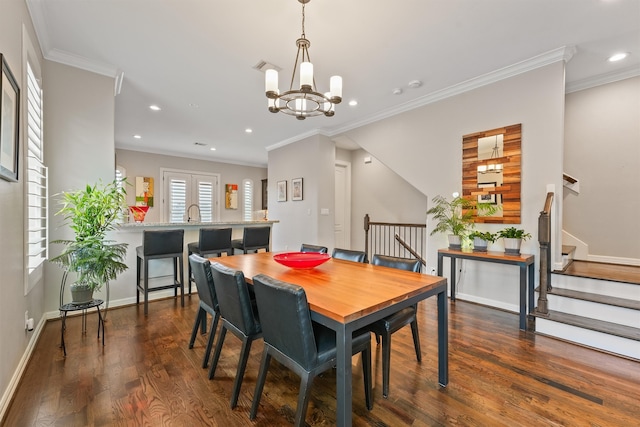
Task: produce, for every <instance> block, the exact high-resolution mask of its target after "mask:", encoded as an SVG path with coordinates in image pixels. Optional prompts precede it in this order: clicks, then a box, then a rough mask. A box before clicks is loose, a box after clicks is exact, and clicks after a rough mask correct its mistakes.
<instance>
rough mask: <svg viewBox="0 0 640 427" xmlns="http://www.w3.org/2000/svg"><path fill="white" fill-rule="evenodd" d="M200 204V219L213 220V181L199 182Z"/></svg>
mask: <svg viewBox="0 0 640 427" xmlns="http://www.w3.org/2000/svg"><path fill="white" fill-rule="evenodd" d="M198 206H199V207H200V221H202V222H211V221H213V215H212V213H213V183H211V182H206V181H199V182H198Z"/></svg>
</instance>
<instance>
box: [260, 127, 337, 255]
mask: <svg viewBox="0 0 640 427" xmlns="http://www.w3.org/2000/svg"><path fill="white" fill-rule="evenodd" d="M268 160H269V195H270V196H269V219H274V220H279V221H280V223H279V224H278V225H277V228H274V230H276V229H277V230H278V232H277V233H275V232H274V234H273V242H272V248H273V250H274V251H284V250H289V251H297V250H299V249H300V244H302V243H309V244H317V245H323V246H327V247H329V248H332V247H333V241H334V232H333V228H334V212H333V205H334V198H333V197H334V190H335V189H334V186H335V184H334V183H335V176H334V165H335V145H334V143H333V142H332V141H331V140H330V139H329V138H327V137H325V136H322V135H315V136H311V137H309V138H306V139H304V140H302V141H300V142H297V143H295V144H290V145H287V146H284V147H281V148H277V149H274V150H271V151H269V157H268ZM294 178H303V188H304V192H303V193H304V197H303V200H301V201H292V200H291V179H294ZM283 180H286V181H287V192H288V194H287V201H286V202H278V201H277V199H276V193H277V182H278V181H283ZM321 209H328V212H329V214H328V215H321V214H320V211H321Z"/></svg>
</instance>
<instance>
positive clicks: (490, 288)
mask: <svg viewBox="0 0 640 427" xmlns="http://www.w3.org/2000/svg"><path fill="white" fill-rule="evenodd" d="M516 123H522V194H521V198H522V224H521V227H522V228H524V229H525V230H527V231H528V232H530V233H531V234H532V235H534V236H535V235H536V234H537V218H538V214H539V211H540V210H541V209H542V207H543V206H544V200H545V196H546V190H547V184H552V185H555V188H556V191H561V188H562V164H563V150H562V146H563V136H564V63H563V62H557V63H554V64H551V65H547V66H545V67H542V68H539V69H536V70H533V71H529V72H527V73H524V74H520V75H517V76H515V77H511V78H509V79H506V80H502V81H500V82H497V83H493V84H490V85H487V86H483V87H480V88H477V89H475V90H472V91H469V92H466V93H463V94H460V95H457V96H453V97H450V98H447V99H444V100H442V101H439V102H435V103H432V104H429V105H426V106H424V107H421V108H417V109H415V110H412V111H409V112H405V113H402V114H399V115H396V116H393V117H390V118H387V119H384V120H381V121H378V122H376V123H372V124H369V125H366V126H362V127H360V128H357V129H353V130H350V131H347V132H345V133H344V136H346V137H347V138H349V139H350V140H352V141H355V142H356V143H357V144H359V145H360V146H361V147H363V149H365V150H366V151H368V152H369V153H371V154H372V155H373V156H375V157H376V158H378V159H380V161H382V162H384V163H385V164H386V165H387V166H389V167H390V168H391V169H392V170H393V171H395V172H396V173H398V174H399V175H400V176H402V177H403V178H404V179H406V180H407V181H408V182H409V183H411V184H412V185H413V186H415V187H416V188H417V189H418V190H419V191H420V192H421V193H423V194H425V195H426V196H428V198H429V200H431V199H432V198H433V197H434V196H436V195H438V194H441V195H444V196H450V195H451V193H452V192H454V191H459V192H461V186H462V136H463V135H466V134H469V133H473V132H478V131H483V130H488V129H494V128H498V127H502V126H506V125H511V124H516ZM354 185H356V184H354ZM559 205H560V204H557V205H556V208H558V209H559V212H558V214H559V215H561V206H559ZM369 213H370V214H374V212H369ZM560 220H561V216H560V218H558V221H556V226H557V227H559V229H561V226H562V224H561V222H560ZM431 222H432V221H427V227H428V228H427V229H428V231H429V232H430V230H432V229H433V225H432V224H430V223H431ZM478 228H479V229H486V230H491V231H497V230H498V229H500V228H503V227H502V226H500V225H482V226H478ZM554 243H555V246H554V257H558V256H559V253H560V245H561V242H560V238H559V234H558V236H556V238H555V240H554ZM446 246H447V242H446V236H444V235H441V234H439V235H435V236H433V237H432V238H430V239H429V242H428V251H427V267H428V268H429V269H430V267H432V266H435V265H436V261H437V255H436V254H437V249H438V248H442V247H446ZM498 250H502V247H501V245H500V248H499V249H498ZM522 251H523V252H524V253H533V254H536V257H537V254H538V249H537V244H536V241H535V239H532V240H530V241H528V242H525V243H524V245H523V249H522ZM554 259H555V258H554ZM537 262H538V260H536V263H537ZM465 264H471V266H470V267H469V268H473V271H471V270H470V271H468V273H469V274H466V275H465V276H464V277H463V279H462V282H461V284H460V290H461V292H463V293H466V294H469V295H471V298H475V297H477V298H487V299H490V300H493V301H496V302H497V305H501V306H503V307H505V308H510V309H514V308H516V307H517V304H518V287H517V283H518V271H517V268H513V269H511V268H509V267H504V266H495V265H487V264H478V263H475V264H476V265H473V264H472V263H465ZM536 270H537V269H536ZM428 271H429V270H428ZM446 271H448V268H447V267H446V266H445V272H446ZM536 276H537V272H536Z"/></svg>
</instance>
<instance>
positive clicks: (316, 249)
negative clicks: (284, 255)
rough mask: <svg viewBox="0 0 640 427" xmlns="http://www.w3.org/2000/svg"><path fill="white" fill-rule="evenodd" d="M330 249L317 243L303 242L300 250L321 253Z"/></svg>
mask: <svg viewBox="0 0 640 427" xmlns="http://www.w3.org/2000/svg"><path fill="white" fill-rule="evenodd" d="M328 251H329V249H327V247H326V246H317V245H308V244H306V243H303V244H302V245H301V246H300V252H317V253H321V254H326V253H327V252H328Z"/></svg>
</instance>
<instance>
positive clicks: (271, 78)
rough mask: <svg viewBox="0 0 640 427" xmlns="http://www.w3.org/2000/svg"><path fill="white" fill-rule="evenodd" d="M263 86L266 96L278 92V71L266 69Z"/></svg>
mask: <svg viewBox="0 0 640 427" xmlns="http://www.w3.org/2000/svg"><path fill="white" fill-rule="evenodd" d="M264 86H265V90H266V92H267V96H269V95H275V94H276V93H277V92H278V72H277V71H276V70H273V69H268V70H267V71H266V72H265V75H264Z"/></svg>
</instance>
